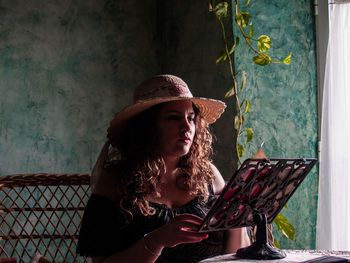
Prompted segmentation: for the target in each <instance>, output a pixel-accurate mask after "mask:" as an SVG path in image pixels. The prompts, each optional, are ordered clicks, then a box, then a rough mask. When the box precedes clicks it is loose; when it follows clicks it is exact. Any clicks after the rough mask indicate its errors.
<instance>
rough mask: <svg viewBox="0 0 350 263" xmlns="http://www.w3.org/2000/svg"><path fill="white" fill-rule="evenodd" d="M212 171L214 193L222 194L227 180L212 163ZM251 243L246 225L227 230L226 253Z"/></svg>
mask: <svg viewBox="0 0 350 263" xmlns="http://www.w3.org/2000/svg"><path fill="white" fill-rule="evenodd" d="M211 167H212V171H213V173H214V176H215V180H214V183H213V188H214V193H215V194H221V192H222V190H224V188H225V185H226V183H225V180H224V178H223V177H222V175H221V173H220V171H219V170H218V169H217V168H216V167H215V166H214V165H213V164H212V165H211ZM249 245H250V239H249V236H248V233H247V229H246V228H245V227H242V228H233V229H229V230H227V231H226V240H225V246H224V253H235V252H236V251H237V249H239V248H241V247H246V246H249Z"/></svg>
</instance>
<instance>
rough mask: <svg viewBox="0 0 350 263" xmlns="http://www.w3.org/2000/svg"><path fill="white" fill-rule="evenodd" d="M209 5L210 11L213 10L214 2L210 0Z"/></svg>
mask: <svg viewBox="0 0 350 263" xmlns="http://www.w3.org/2000/svg"><path fill="white" fill-rule="evenodd" d="M208 7H209V12H212V11H213V4H212V1H211V0H208Z"/></svg>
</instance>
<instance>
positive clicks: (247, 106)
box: [244, 99, 251, 113]
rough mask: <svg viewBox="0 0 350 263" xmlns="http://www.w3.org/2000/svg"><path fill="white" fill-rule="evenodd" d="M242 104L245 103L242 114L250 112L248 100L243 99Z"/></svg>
mask: <svg viewBox="0 0 350 263" xmlns="http://www.w3.org/2000/svg"><path fill="white" fill-rule="evenodd" d="M244 102H245V107H244V113H248V112H250V107H251V105H250V101H249V100H248V99H245V100H244Z"/></svg>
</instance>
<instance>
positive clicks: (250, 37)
mask: <svg viewBox="0 0 350 263" xmlns="http://www.w3.org/2000/svg"><path fill="white" fill-rule="evenodd" d="M253 34H254V28H253V24H252V23H250V24H249V36H248V39H249V40H250V39H252V38H253Z"/></svg>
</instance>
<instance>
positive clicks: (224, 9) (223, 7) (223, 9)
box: [213, 2, 228, 17]
mask: <svg viewBox="0 0 350 263" xmlns="http://www.w3.org/2000/svg"><path fill="white" fill-rule="evenodd" d="M213 11H214V12H215V13H216V15H217V16H219V17H226V16H227V13H228V3H227V2H221V3H219V4H217V5H216V6H215V8H214V9H213Z"/></svg>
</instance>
